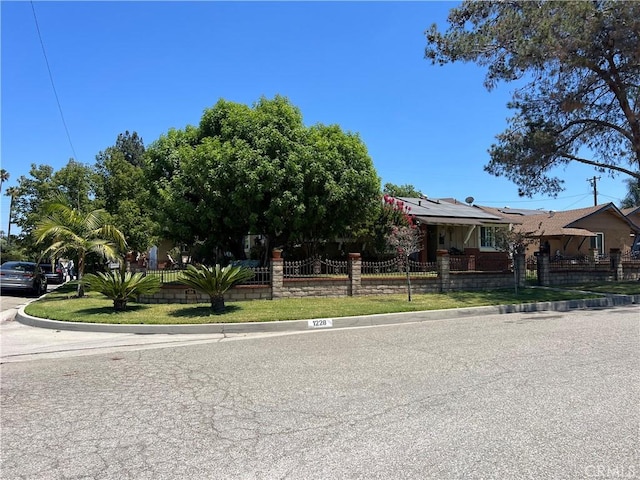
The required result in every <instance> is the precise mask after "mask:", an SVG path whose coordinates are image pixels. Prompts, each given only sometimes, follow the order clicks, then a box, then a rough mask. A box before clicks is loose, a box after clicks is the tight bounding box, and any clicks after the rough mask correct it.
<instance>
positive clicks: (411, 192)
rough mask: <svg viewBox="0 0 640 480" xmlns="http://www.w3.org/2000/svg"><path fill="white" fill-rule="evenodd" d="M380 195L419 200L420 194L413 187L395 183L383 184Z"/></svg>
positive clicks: (408, 184)
mask: <svg viewBox="0 0 640 480" xmlns="http://www.w3.org/2000/svg"><path fill="white" fill-rule="evenodd" d="M382 193H383V194H386V195H391V196H392V197H411V198H420V197H422V192H420V190H418V189H417V188H416V187H415V186H414V185H411V184H410V183H406V184H404V185H396V184H395V183H385V184H384V188H383V189H382Z"/></svg>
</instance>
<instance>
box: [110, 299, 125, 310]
mask: <svg viewBox="0 0 640 480" xmlns="http://www.w3.org/2000/svg"><path fill="white" fill-rule="evenodd" d="M113 308H114V310H115V311H116V312H122V311H124V310H126V309H127V299H126V298H116V299H114V300H113Z"/></svg>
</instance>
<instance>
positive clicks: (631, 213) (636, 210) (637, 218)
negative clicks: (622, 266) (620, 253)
mask: <svg viewBox="0 0 640 480" xmlns="http://www.w3.org/2000/svg"><path fill="white" fill-rule="evenodd" d="M622 213H623V214H624V216H625V217H627V218H628V219H629V221H630V222H631V223H633V224H635V225H638V226H640V207H631V208H623V209H622ZM631 250H632V251H633V252H634V256H636V257H640V235H637V234H636V235H635V239H634V241H633V246H632V247H631Z"/></svg>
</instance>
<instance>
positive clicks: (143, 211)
mask: <svg viewBox="0 0 640 480" xmlns="http://www.w3.org/2000/svg"><path fill="white" fill-rule="evenodd" d="M144 152H145V148H144V143H143V141H142V138H140V137H139V136H138V134H137V133H136V132H133V133H129V132H128V131H127V132H125V133H121V134H119V135H118V138H117V139H116V143H115V145H113V146H110V147H108V148H106V149H105V150H103V151H101V152H100V153H99V154H98V155H97V156H96V172H97V179H98V187H97V193H96V200H97V202H98V205H100V206H101V207H102V208H104V209H105V210H106V211H107V212H109V214H111V216H112V222H113V224H114V225H115V226H116V227H117V228H118V229H119V230H121V231H123V232H126V234H127V241H128V243H129V246H130V247H131V248H132V249H134V250H136V251H146V250H147V248H149V247H150V246H151V245H152V244H153V242H154V240H155V239H156V235H157V230H158V226H157V223H156V222H155V221H154V219H153V215H152V213H151V211H150V209H149V208H148V207H149V205H150V198H149V196H150V191H149V187H148V184H147V181H146V176H145V171H144V169H143V165H144V161H145V160H144Z"/></svg>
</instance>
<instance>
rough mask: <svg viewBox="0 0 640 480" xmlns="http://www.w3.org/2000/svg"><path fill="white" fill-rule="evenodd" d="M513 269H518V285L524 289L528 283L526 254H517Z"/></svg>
mask: <svg viewBox="0 0 640 480" xmlns="http://www.w3.org/2000/svg"><path fill="white" fill-rule="evenodd" d="M514 258H515V261H514V262H513V268H515V269H516V275H517V276H516V283H517V285H518V287H520V288H524V287H525V285H526V281H527V263H526V262H525V256H524V253H516V254H515V255H514Z"/></svg>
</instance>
